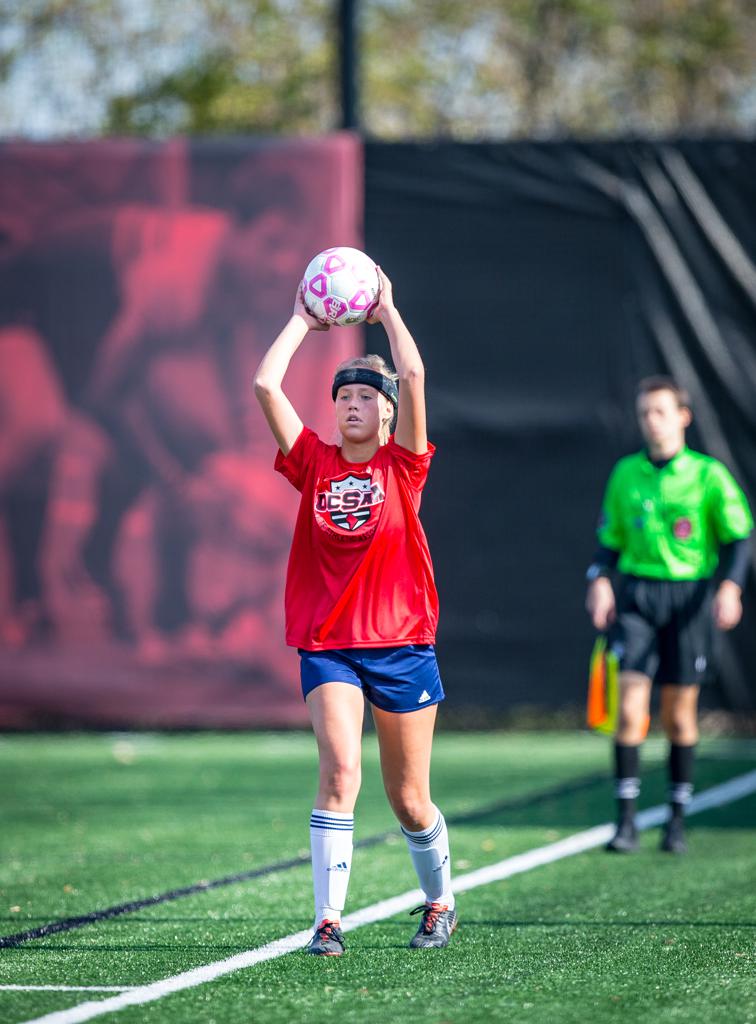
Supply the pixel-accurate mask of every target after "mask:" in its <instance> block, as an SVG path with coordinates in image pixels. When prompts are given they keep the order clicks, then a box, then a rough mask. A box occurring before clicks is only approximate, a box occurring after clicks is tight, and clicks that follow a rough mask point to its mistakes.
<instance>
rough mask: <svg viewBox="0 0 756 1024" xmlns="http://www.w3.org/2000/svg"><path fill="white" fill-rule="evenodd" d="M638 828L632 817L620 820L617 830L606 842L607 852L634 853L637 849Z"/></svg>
mask: <svg viewBox="0 0 756 1024" xmlns="http://www.w3.org/2000/svg"><path fill="white" fill-rule="evenodd" d="M638 845H639V843H638V829H637V828H636V827H635V822H634V821H633V820H632V818H628V819H627V820H626V821H621V822H620V823H619V825H618V826H617V831H616V832H615V833H614V835H613V836H612V838H611V839H610V840H609V842H608V843H607V844H606V849H607V850H608V851H609V853H635V851H636V850H637V849H638Z"/></svg>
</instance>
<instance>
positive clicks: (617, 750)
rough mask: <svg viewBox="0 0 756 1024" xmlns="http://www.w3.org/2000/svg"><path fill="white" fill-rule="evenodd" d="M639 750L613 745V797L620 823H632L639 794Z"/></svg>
mask: <svg viewBox="0 0 756 1024" xmlns="http://www.w3.org/2000/svg"><path fill="white" fill-rule="evenodd" d="M639 771H640V748H639V747H637V746H630V745H629V744H626V743H615V744H614V795H615V796H616V798H617V811H618V814H619V820H620V822H626V821H632V820H633V818H634V817H635V809H636V807H635V804H636V800H637V799H638V794H639V793H640V778H639Z"/></svg>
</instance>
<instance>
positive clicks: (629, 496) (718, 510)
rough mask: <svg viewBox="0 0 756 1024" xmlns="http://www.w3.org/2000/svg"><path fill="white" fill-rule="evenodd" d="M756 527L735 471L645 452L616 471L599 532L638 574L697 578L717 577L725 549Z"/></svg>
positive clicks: (704, 458)
mask: <svg viewBox="0 0 756 1024" xmlns="http://www.w3.org/2000/svg"><path fill="white" fill-rule="evenodd" d="M752 528H753V519H752V517H751V511H750V509H749V507H748V502H747V500H746V497H745V495H744V494H743V492H742V490H741V489H740V487H738V485H737V483H736V482H735V480H734V479H733V476H732V474H731V473H730V471H729V470H728V469H727V468H726V467H725V466H723V465H722V463H721V462H718V461H717V460H716V459H712V458H711V457H710V456H708V455H702V454H701V453H700V452H694V451H691V450H690V449H689V448H683V449H682V450H681V451H680V452H678V454H677V455H675V457H674V458H673V459H671V460H670V461H669V462H668V463H667V464H666V465H665V466H663V467H662V468H658V467H656V466H654V464H653V463H652V462H651V460H650V459H649V457H648V454H647V453H646V452H645V451H641V452H637V453H636V454H634V455H628V456H626V457H625V458H624V459H620V460H619V462H618V463H617V465H616V466H615V467H614V469H613V470H612V473H611V476H610V477H609V482H608V483H607V486H606V494H605V495H604V502H603V506H602V512H601V520H600V522H599V528H598V538H599V543H600V544H602V545H603V546H604V547H607V548H611V549H612V550H613V551H619V553H620V557H619V563H618V568H619V570H620V572H623V573H628V574H629V575H631V576H647V577H650V578H652V579H661V580H697V579H705V578H708V577H709V576H711V575H713V573H714V571H715V569H716V567H717V562H718V561H719V547H720V545H721V544H729V543H730V542H731V541H734V540H740V539H741V538H743V537H747V536H748V534H749V533H750V532H751V530H752Z"/></svg>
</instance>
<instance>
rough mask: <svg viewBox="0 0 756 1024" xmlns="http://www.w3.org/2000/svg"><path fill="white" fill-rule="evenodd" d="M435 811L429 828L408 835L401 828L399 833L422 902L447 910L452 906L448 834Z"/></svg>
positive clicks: (441, 816)
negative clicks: (401, 836) (404, 843)
mask: <svg viewBox="0 0 756 1024" xmlns="http://www.w3.org/2000/svg"><path fill="white" fill-rule="evenodd" d="M436 811H437V813H438V817H437V818H436V820H435V822H434V823H433V824H432V825H431V827H430V828H427V829H424V830H423V831H422V832H410V831H408V829H406V828H404V827H403V826H402V832H403V833H404V838H405V839H406V840H407V846H408V848H409V852H410V857H411V858H412V864H413V866H414V868H415V872H416V873H417V880H418V882H419V883H420V888H421V889H422V890H423V892H424V893H425V898H426V899H427V900H428V901H429V902H432V903H435V902H438V903H445V904H446V905H447V906H448V907H449V908H451V907H453V906H454V894H453V893H452V891H451V855H450V853H449V834H448V832H447V831H446V822H445V821H444V816H443V814H442V813H441V812H440V811H439V810H438V808H436Z"/></svg>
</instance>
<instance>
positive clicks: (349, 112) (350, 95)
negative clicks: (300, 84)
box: [339, 0, 359, 131]
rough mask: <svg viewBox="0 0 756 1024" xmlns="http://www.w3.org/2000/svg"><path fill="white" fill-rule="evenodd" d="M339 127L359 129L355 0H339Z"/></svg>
mask: <svg viewBox="0 0 756 1024" xmlns="http://www.w3.org/2000/svg"><path fill="white" fill-rule="evenodd" d="M339 42H340V44H341V45H340V48H339V53H340V55H341V65H340V68H339V72H340V83H339V84H340V90H341V127H342V128H349V129H352V130H355V131H356V130H357V129H358V128H359V114H358V106H359V104H358V95H357V61H358V54H357V0H339Z"/></svg>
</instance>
